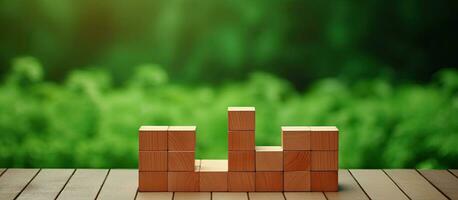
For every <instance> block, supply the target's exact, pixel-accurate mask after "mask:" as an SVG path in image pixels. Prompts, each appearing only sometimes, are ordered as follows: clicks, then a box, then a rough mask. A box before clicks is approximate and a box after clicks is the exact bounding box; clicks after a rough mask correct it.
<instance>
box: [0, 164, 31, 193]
mask: <svg viewBox="0 0 458 200" xmlns="http://www.w3.org/2000/svg"><path fill="white" fill-rule="evenodd" d="M38 171H39V169H8V170H6V171H5V172H4V173H3V175H2V176H1V177H0V199H5V200H9V199H14V198H16V196H17V195H18V194H19V193H20V192H21V191H22V190H23V189H24V187H25V186H27V184H28V183H29V182H30V180H32V178H33V177H34V176H35V175H36V174H37V173H38Z"/></svg>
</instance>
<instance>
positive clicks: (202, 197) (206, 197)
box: [173, 192, 212, 200]
mask: <svg viewBox="0 0 458 200" xmlns="http://www.w3.org/2000/svg"><path fill="white" fill-rule="evenodd" d="M211 198H212V197H211V193H210V192H175V195H174V197H173V199H174V200H182V199H184V200H210V199H211Z"/></svg>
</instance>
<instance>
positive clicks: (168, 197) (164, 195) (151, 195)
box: [136, 192, 173, 200]
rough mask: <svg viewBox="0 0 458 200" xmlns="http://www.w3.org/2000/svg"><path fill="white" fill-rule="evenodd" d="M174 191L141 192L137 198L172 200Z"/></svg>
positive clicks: (143, 199)
mask: <svg viewBox="0 0 458 200" xmlns="http://www.w3.org/2000/svg"><path fill="white" fill-rule="evenodd" d="M172 198H173V192H139V193H138V194H137V198H136V200H172Z"/></svg>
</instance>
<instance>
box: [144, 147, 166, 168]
mask: <svg viewBox="0 0 458 200" xmlns="http://www.w3.org/2000/svg"><path fill="white" fill-rule="evenodd" d="M138 154H139V156H138V170H139V171H142V172H147V171H167V151H139V153H138Z"/></svg>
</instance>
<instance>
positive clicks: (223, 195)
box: [212, 192, 248, 200]
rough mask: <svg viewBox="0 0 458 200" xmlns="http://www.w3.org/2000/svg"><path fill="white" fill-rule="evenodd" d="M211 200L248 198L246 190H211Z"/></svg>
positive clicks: (245, 199) (243, 199)
mask: <svg viewBox="0 0 458 200" xmlns="http://www.w3.org/2000/svg"><path fill="white" fill-rule="evenodd" d="M212 199H213V200H248V193H246V192H213V193H212Z"/></svg>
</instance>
